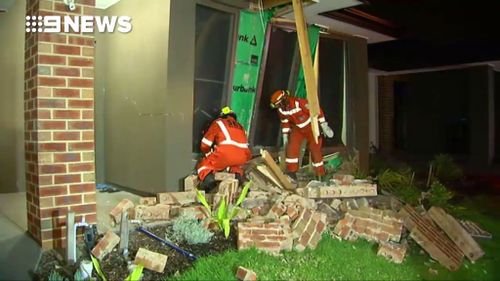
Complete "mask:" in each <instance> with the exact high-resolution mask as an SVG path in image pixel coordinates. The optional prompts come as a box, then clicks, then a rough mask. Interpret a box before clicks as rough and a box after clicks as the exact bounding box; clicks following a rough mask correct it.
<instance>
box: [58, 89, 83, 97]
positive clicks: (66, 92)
mask: <svg viewBox="0 0 500 281" xmlns="http://www.w3.org/2000/svg"><path fill="white" fill-rule="evenodd" d="M54 97H57V98H59V97H61V98H78V97H80V90H79V89H54Z"/></svg>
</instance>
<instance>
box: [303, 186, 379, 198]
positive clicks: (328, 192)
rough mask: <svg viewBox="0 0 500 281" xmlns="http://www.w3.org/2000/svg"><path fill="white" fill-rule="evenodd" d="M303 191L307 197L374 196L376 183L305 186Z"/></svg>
mask: <svg viewBox="0 0 500 281" xmlns="http://www.w3.org/2000/svg"><path fill="white" fill-rule="evenodd" d="M305 193H306V197H307V198H345V197H365V196H376V195H377V185H375V184H359V185H339V186H320V187H307V188H306V191H305Z"/></svg>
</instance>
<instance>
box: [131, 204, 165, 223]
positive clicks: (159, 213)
mask: <svg viewBox="0 0 500 281" xmlns="http://www.w3.org/2000/svg"><path fill="white" fill-rule="evenodd" d="M170 208H171V207H170V206H169V205H163V204H157V205H154V206H145V205H137V206H136V207H135V219H137V220H168V219H169V218H170Z"/></svg>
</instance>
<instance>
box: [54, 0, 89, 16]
mask: <svg viewBox="0 0 500 281" xmlns="http://www.w3.org/2000/svg"><path fill="white" fill-rule="evenodd" d="M75 3H76V1H75ZM54 11H57V12H63V13H65V14H66V13H73V14H81V13H82V7H81V6H80V5H75V9H74V10H73V11H69V10H68V7H67V6H66V5H65V4H64V3H62V2H54Z"/></svg>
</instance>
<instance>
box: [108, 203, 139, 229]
mask: <svg viewBox="0 0 500 281" xmlns="http://www.w3.org/2000/svg"><path fill="white" fill-rule="evenodd" d="M131 208H134V203H132V201H130V200H128V199H123V200H122V201H120V203H118V204H117V205H116V206H115V207H114V208H113V209H112V210H111V212H109V215H110V216H111V219H112V220H113V222H114V223H116V224H118V223H120V221H121V219H122V213H123V212H125V211H127V210H129V209H131Z"/></svg>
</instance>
